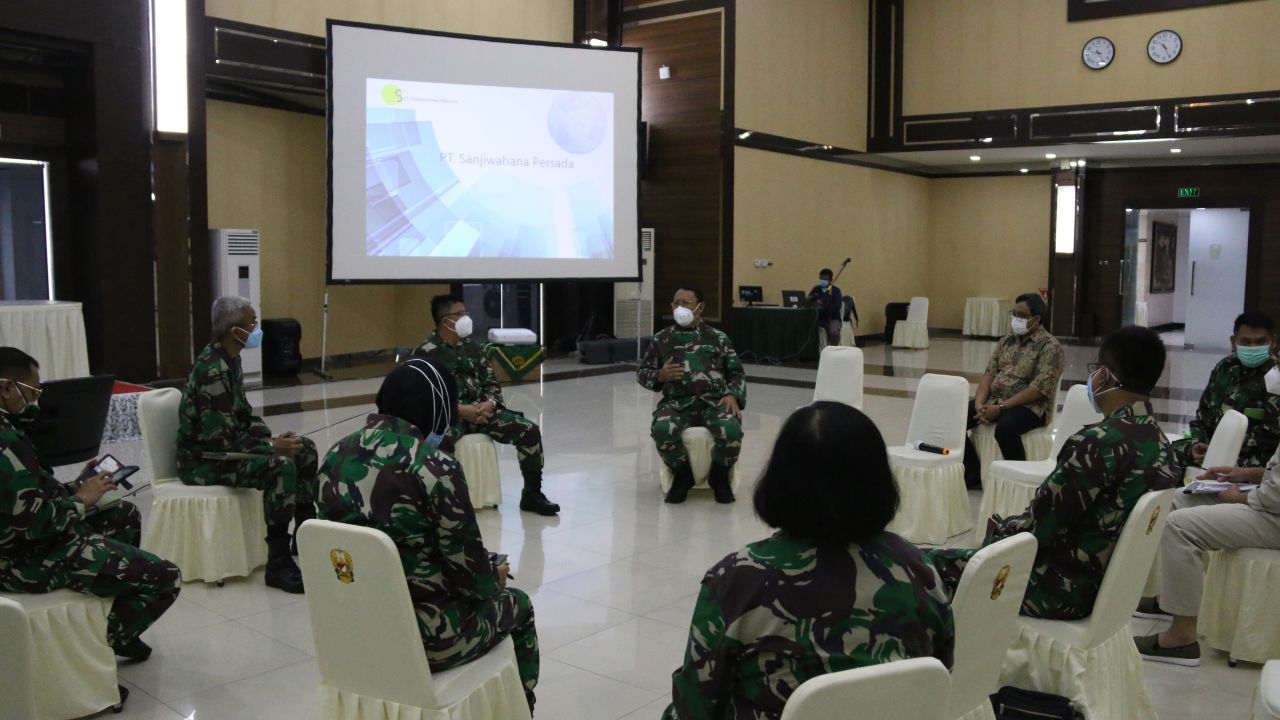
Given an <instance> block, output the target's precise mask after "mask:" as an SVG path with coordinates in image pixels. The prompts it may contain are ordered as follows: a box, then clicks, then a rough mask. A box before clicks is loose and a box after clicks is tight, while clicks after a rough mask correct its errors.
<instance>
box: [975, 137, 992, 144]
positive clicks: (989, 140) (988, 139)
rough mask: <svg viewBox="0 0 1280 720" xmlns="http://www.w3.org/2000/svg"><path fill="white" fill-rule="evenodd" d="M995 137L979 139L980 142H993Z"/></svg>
mask: <svg viewBox="0 0 1280 720" xmlns="http://www.w3.org/2000/svg"><path fill="white" fill-rule="evenodd" d="M993 139H994V138H982V139H980V140H978V142H984V143H989V142H991V141H992V140H993Z"/></svg>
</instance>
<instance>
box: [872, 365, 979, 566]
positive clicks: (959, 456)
mask: <svg viewBox="0 0 1280 720" xmlns="http://www.w3.org/2000/svg"><path fill="white" fill-rule="evenodd" d="M968 403H969V382H968V381H967V380H965V379H964V378H962V377H957V376H955V375H937V374H934V373H927V374H925V376H924V377H922V378H920V384H919V386H917V387H916V399H915V403H914V404H912V406H911V423H910V425H909V426H908V427H907V442H906V444H905V445H898V446H894V447H891V448H889V465H890V467H892V468H893V477H894V479H895V480H896V481H897V483H898V493H899V494H900V496H901V500H900V502H899V506H898V515H897V517H895V518H894V519H893V522H892V523H890V524H889V528H888V529H889V530H890V531H892V532H895V533H897V534H899V535H901V536H903V537H905V538H907V539H908V540H910V541H911V542H914V543H925V544H929V545H940V544H942V543H944V542H946V540H947V538H949V537H952V536H954V535H958V534H960V533H962V532H965V531H967V530H969V529H970V528H972V527H973V514H972V512H973V511H972V509H971V508H970V505H969V492H968V490H966V489H965V486H964V430H965V428H964V426H965V409H966V408H967V406H968ZM916 442H926V443H929V444H930V445H937V446H939V447H944V448H947V449H948V450H950V451H951V452H950V454H948V455H938V454H936V453H931V452H924V451H922V450H915V449H913V448H912V447H911V445H912V444H913V443H916Z"/></svg>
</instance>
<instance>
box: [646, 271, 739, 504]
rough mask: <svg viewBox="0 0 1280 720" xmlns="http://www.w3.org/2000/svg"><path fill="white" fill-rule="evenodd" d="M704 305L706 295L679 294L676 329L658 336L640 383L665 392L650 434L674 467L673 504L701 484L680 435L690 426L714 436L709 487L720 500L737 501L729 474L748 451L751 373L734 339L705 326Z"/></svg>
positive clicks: (669, 497) (695, 291) (689, 290)
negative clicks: (745, 414) (745, 413)
mask: <svg viewBox="0 0 1280 720" xmlns="http://www.w3.org/2000/svg"><path fill="white" fill-rule="evenodd" d="M704 308H705V305H704V304H703V302H702V291H701V290H698V289H697V288H681V289H679V290H677V291H676V294H675V297H674V298H673V299H672V301H671V309H672V312H673V313H674V315H675V320H676V324H675V325H672V326H671V327H668V328H664V329H663V330H661V331H659V332H658V334H657V335H654V337H653V342H652V343H650V344H649V349H648V350H646V351H645V354H644V359H643V360H642V361H641V362H640V369H639V371H638V372H637V373H636V380H637V381H638V382H639V383H640V384H641V385H643V386H644V387H646V388H648V389H649V390H653V391H654V392H661V393H662V399H661V400H659V401H658V407H657V409H656V410H654V411H653V426H652V429H651V431H650V434H651V435H652V436H653V440H654V442H655V443H656V444H657V446H658V454H659V455H661V456H662V462H663V464H665V465H666V466H667V467H668V468H670V470H671V474H672V481H671V488H670V489H669V490H668V491H667V498H666V500H667V502H669V503H682V502H684V501H685V498H686V497H688V495H689V490H690V489H692V488H693V485H694V479H693V470H692V468H691V467H690V466H689V451H688V450H687V449H685V446H684V442H683V441H682V440H681V437H680V434H681V433H682V432H683V431H684V430H685V429H686V428H690V427H705V428H706V429H707V430H709V431H711V436H712V437H713V438H715V451H714V453H713V455H712V462H711V477H710V478H708V484H709V485H710V486H711V489H712V491H714V492H715V497H716V502H721V503H731V502H733V500H734V497H733V490H732V489H731V488H730V487H729V474H730V472H731V471H732V470H733V466H734V464H735V463H736V462H737V461H738V451H739V450H740V449H741V448H742V408H744V407H746V405H747V384H746V373H745V372H744V371H743V369H742V361H741V360H740V359H739V358H738V353H736V352H734V349H733V343H731V342H730V341H729V336H728V335H725V334H724V333H723V332H721V331H719V330H716V329H715V328H712V327H710V326H709V325H707V324H706V323H704V322H702V311H703V309H704Z"/></svg>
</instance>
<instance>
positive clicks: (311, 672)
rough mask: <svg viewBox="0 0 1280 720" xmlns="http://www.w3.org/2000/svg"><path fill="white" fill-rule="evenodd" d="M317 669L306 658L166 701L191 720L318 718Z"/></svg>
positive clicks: (314, 662)
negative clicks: (210, 719) (211, 719)
mask: <svg viewBox="0 0 1280 720" xmlns="http://www.w3.org/2000/svg"><path fill="white" fill-rule="evenodd" d="M319 682H320V668H319V666H318V665H317V664H316V661H315V660H307V661H303V662H298V663H294V664H292V665H288V666H285V667H281V668H277V669H275V670H271V671H268V672H262V673H257V674H254V675H253V676H251V677H247V678H245V679H243V680H237V681H235V682H232V683H227V684H225V685H220V686H218V687H214V688H210V689H209V690H205V691H204V692H201V693H197V694H195V695H191V696H187V697H181V698H178V699H175V700H170V701H169V705H170V706H171V707H173V708H174V709H176V710H178V711H179V712H181V713H182V715H183V716H184V717H188V718H192V720H200V719H201V718H217V719H218V720H257V719H259V718H263V719H265V718H314V717H319V714H318V713H319V709H320V708H319V705H320V689H319Z"/></svg>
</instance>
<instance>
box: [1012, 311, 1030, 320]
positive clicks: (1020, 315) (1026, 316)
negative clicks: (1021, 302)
mask: <svg viewBox="0 0 1280 720" xmlns="http://www.w3.org/2000/svg"><path fill="white" fill-rule="evenodd" d="M1009 314H1010V315H1011V316H1013V317H1016V318H1021V319H1023V320H1030V319H1031V318H1033V317H1035V315H1030V314H1026V313H1020V312H1018V311H1017V310H1010V311H1009Z"/></svg>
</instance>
